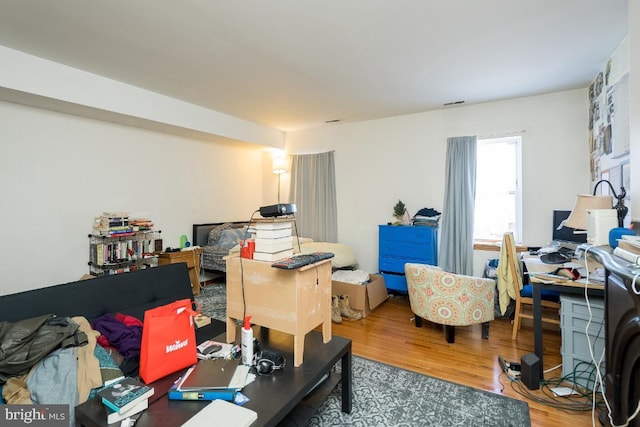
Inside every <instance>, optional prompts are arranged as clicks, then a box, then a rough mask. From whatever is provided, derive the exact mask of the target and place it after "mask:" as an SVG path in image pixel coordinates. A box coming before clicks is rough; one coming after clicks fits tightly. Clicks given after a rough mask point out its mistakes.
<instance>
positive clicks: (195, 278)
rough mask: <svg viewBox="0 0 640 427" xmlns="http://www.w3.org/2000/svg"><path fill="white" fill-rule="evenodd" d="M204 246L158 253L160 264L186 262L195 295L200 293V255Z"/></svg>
mask: <svg viewBox="0 0 640 427" xmlns="http://www.w3.org/2000/svg"><path fill="white" fill-rule="evenodd" d="M201 254H202V248H193V249H190V250H188V251H181V252H162V253H161V254H160V255H158V265H165V264H177V263H179V262H186V263H187V268H188V269H189V279H190V280H191V289H192V290H193V294H194V295H198V294H199V293H200V255H201Z"/></svg>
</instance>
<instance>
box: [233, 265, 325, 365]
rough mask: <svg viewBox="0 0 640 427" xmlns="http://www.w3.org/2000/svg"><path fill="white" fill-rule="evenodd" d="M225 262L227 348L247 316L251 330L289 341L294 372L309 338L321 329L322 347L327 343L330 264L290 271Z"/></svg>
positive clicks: (299, 363)
mask: <svg viewBox="0 0 640 427" xmlns="http://www.w3.org/2000/svg"><path fill="white" fill-rule="evenodd" d="M226 260H227V342H229V343H231V342H234V341H235V340H236V320H242V318H243V316H245V315H247V316H251V323H252V324H254V325H260V326H264V327H267V328H270V329H275V330H277V331H280V332H286V333H287V334H291V335H293V342H294V345H293V347H294V360H293V366H296V367H297V366H300V365H301V364H302V359H303V353H304V343H305V339H304V336H305V334H306V333H307V332H309V331H311V330H312V329H314V328H316V327H317V326H319V325H322V338H323V342H325V343H327V342H329V341H330V340H331V259H325V260H322V261H319V262H316V263H314V264H309V265H305V266H304V267H300V268H296V269H292V270H286V269H280V268H274V267H271V263H270V262H264V261H255V260H252V259H246V258H240V257H239V256H238V255H230V256H228V257H227V258H226ZM307 354H308V353H307Z"/></svg>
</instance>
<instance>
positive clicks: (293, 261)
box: [271, 252, 335, 270]
mask: <svg viewBox="0 0 640 427" xmlns="http://www.w3.org/2000/svg"><path fill="white" fill-rule="evenodd" d="M334 256H335V255H334V254H333V253H331V252H312V253H309V254H300V255H294V256H292V257H290V258H285V259H281V260H280V261H277V262H274V263H273V264H271V267H275V268H283V269H285V270H293V269H294V268H300V267H304V266H305V265H309V264H314V263H316V262H318V261H322V260H323V259H329V258H333V257H334Z"/></svg>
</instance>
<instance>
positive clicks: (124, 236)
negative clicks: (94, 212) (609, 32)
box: [88, 212, 162, 276]
mask: <svg viewBox="0 0 640 427" xmlns="http://www.w3.org/2000/svg"><path fill="white" fill-rule="evenodd" d="M160 233H161V232H160V231H159V230H158V231H156V230H153V223H152V222H151V221H150V220H148V219H129V214H128V213H127V212H104V213H103V214H102V215H100V216H99V217H96V218H95V222H94V225H93V232H92V233H91V234H89V263H88V264H89V274H91V275H92V276H104V275H111V274H119V273H127V272H129V271H135V270H140V269H144V268H150V267H155V266H157V265H158V255H157V254H158V253H159V252H160V251H162V239H160Z"/></svg>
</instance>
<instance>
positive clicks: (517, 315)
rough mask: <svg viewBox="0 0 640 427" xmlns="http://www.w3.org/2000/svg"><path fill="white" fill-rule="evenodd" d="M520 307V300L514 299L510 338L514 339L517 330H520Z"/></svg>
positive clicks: (516, 335)
mask: <svg viewBox="0 0 640 427" xmlns="http://www.w3.org/2000/svg"><path fill="white" fill-rule="evenodd" d="M521 309H522V307H521V306H520V301H519V300H518V301H516V309H515V313H514V316H513V330H512V332H511V339H512V340H514V341H515V339H516V338H517V337H518V331H519V330H520V310H521Z"/></svg>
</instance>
